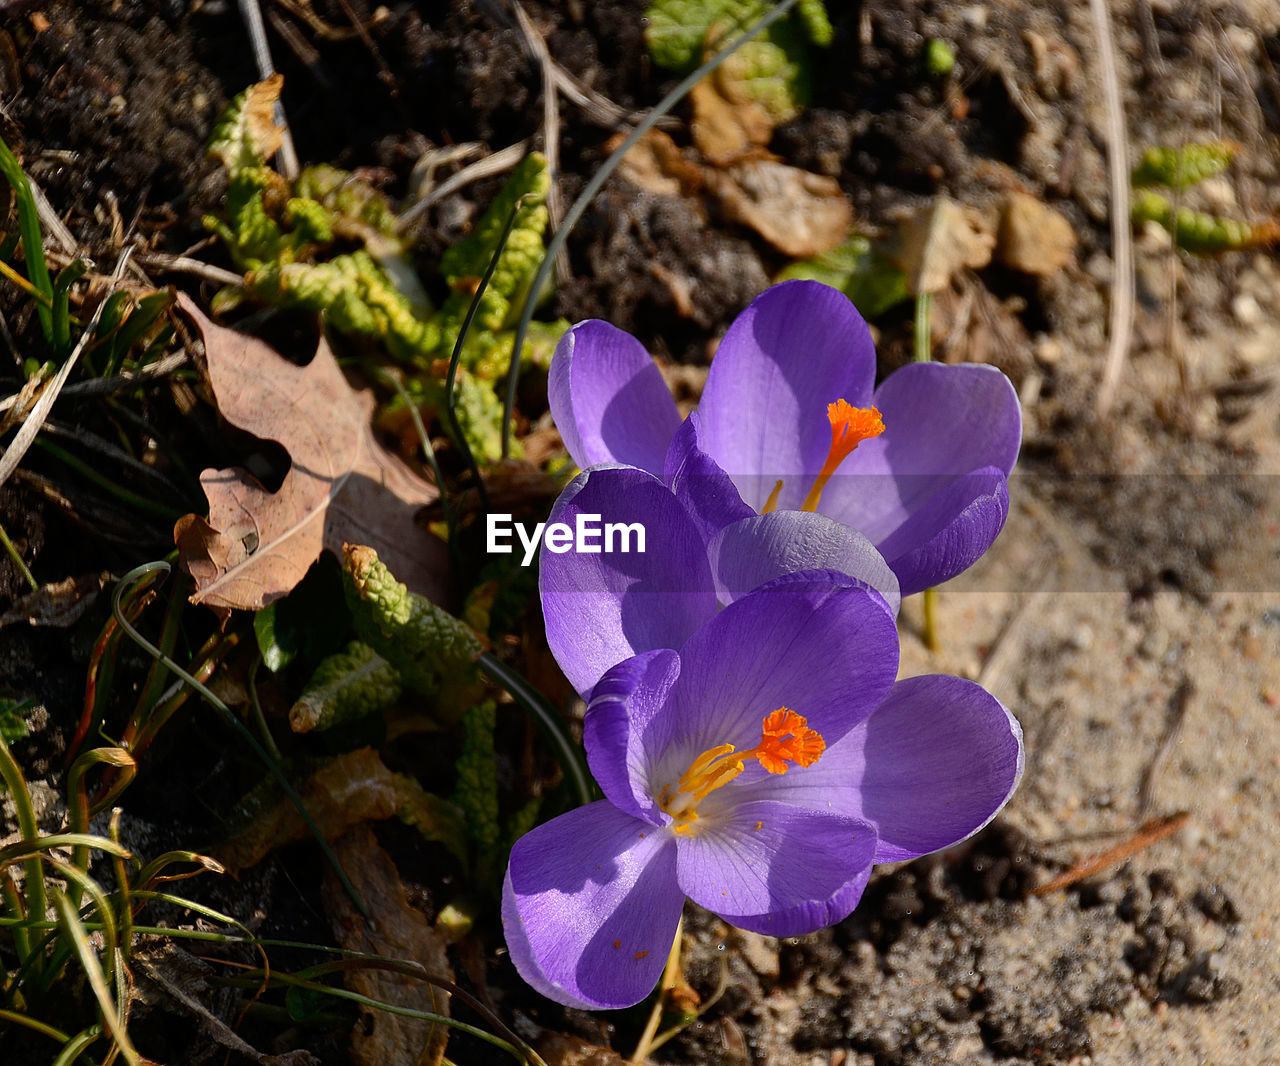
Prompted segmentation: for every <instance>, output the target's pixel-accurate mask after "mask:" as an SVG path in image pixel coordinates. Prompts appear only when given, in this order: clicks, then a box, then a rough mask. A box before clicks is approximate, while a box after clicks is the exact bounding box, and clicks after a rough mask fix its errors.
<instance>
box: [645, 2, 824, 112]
mask: <svg viewBox="0 0 1280 1066" xmlns="http://www.w3.org/2000/svg"><path fill="white" fill-rule="evenodd" d="M772 6H773V5H772V4H769V3H767V2H766V0H656V2H655V3H654V4H652V5H651V6H650V7H649V9H648V11H646V12H645V17H646V18H647V19H648V25H647V27H646V29H645V41H646V43H647V44H648V46H649V53H650V54H651V55H652V56H653V59H654V62H655V63H657V64H658V65H659V66H662V67H667V68H669V69H671V70H676V71H688V70H692V69H693V68H694V67H696V66H697V65H698V64H699V63H701V62H702V60H703V58H704V57H705V56H706V55H707V54H708V53H709V52H712V51H714V50H715V49H717V48H720V47H723V46H724V45H725V44H727V43H728V42H729V41H730V40H732V39H733V38H734V37H736V36H737V35H738V34H739V33H741V32H743V31H744V30H746V29H748V28H750V27H751V25H752V24H753V23H755V22H756V21H758V20H759V19H760V18H761V17H762V16H763V15H765V14H766V13H767V12H768V11H769V9H770V8H771V7H772ZM832 36H833V30H832V27H831V22H830V20H829V19H828V18H827V13H826V9H825V7H824V6H823V4H822V3H821V0H806V2H803V3H801V4H799V5H797V8H796V10H795V11H793V12H792V13H791V15H790V16H788V17H787V18H784V19H782V20H781V21H779V22H776V23H774V24H773V25H772V26H770V27H769V28H768V29H767V30H765V32H764V33H763V34H761V35H760V36H759V37H757V38H756V39H755V40H753V41H750V42H748V43H747V44H746V45H744V46H743V47H742V48H741V49H740V50H739V51H738V52H737V54H735V55H733V56H730V57H729V59H728V60H726V61H725V63H724V64H723V65H722V66H721V68H720V71H719V73H718V75H717V77H718V78H719V79H720V83H721V85H722V86H723V87H724V89H725V95H726V96H728V97H729V98H730V99H735V98H736V99H745V100H753V101H755V102H756V103H758V104H760V105H761V106H762V107H764V109H765V110H766V111H767V112H768V114H769V115H770V117H771V118H772V119H773V120H774V122H786V121H787V120H789V119H791V118H794V117H795V115H797V114H798V113H799V112H800V111H801V110H803V108H804V107H805V106H807V104H808V102H809V97H810V95H811V91H812V90H811V81H812V74H811V70H810V66H809V55H808V45H810V44H814V45H818V46H820V47H822V46H826V45H828V44H830V43H831V38H832Z"/></svg>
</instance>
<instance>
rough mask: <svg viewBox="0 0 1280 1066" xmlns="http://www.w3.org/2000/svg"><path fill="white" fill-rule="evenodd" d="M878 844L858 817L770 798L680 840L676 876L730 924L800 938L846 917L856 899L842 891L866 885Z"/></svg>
mask: <svg viewBox="0 0 1280 1066" xmlns="http://www.w3.org/2000/svg"><path fill="white" fill-rule="evenodd" d="M729 788H732V786H729ZM725 791H726V792H727V791H728V789H726V790H725ZM704 824H705V827H704ZM875 847H876V831H875V828H874V827H873V826H871V825H869V824H867V823H866V822H863V821H859V820H858V819H855V818H847V817H843V816H840V815H833V814H828V813H826V812H824V811H811V810H806V809H804V808H800V807H793V806H791V805H790V804H786V803H774V802H770V801H768V800H764V801H756V802H752V803H742V804H734V805H733V806H732V808H731V809H730V810H728V811H725V812H722V813H720V814H718V815H716V816H714V817H713V816H712V815H711V814H708V815H707V816H706V817H704V818H702V819H700V821H699V822H697V823H695V827H694V832H693V834H692V835H690V836H688V837H684V838H678V839H677V841H676V850H677V856H678V858H677V863H676V876H677V877H678V878H679V881H680V887H681V888H682V889H683V890H684V892H685V894H686V895H687V896H688V897H689V898H690V899H692V900H693V901H694V902H695V903H697V904H700V905H701V906H703V907H706V908H707V909H708V910H711V911H714V912H715V913H716V914H719V915H720V916H721V917H723V918H724V919H725V920H726V921H729V922H731V923H732V924H733V925H736V926H738V927H740V928H742V929H750V930H752V931H753V932H757V933H767V934H769V935H771V936H800V935H802V934H804V933H812V932H813V931H814V930H816V929H821V928H823V927H824V926H827V925H830V924H831V923H832V922H836V921H839V920H840V919H842V918H844V917H845V916H846V915H847V914H848V913H849V911H850V910H851V909H852V907H853V903H856V902H857V897H856V896H855V897H854V898H853V900H852V901H850V900H849V898H848V897H849V893H848V892H847V891H845V890H846V889H847V888H848V886H849V885H850V884H851V883H853V882H856V881H858V880H862V882H863V883H864V884H865V875H866V873H867V871H868V870H869V869H870V867H871V864H872V862H873V861H874V855H875Z"/></svg>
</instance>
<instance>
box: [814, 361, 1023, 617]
mask: <svg viewBox="0 0 1280 1066" xmlns="http://www.w3.org/2000/svg"><path fill="white" fill-rule="evenodd" d="M874 403H875V406H876V407H877V408H878V409H879V411H880V414H881V415H882V416H883V418H884V426H885V430H884V433H882V434H881V435H880V436H879V437H874V438H872V439H870V440H866V441H863V442H862V443H861V444H859V445H858V447H857V449H856V450H855V451H854V452H853V454H852V455H850V456H849V458H847V459H846V460H845V461H844V462H843V463H842V464H841V466H840V469H839V472H838V473H837V475H836V476H835V477H833V478H832V479H831V481H830V482H829V483H828V484H827V486H826V488H825V490H824V491H823V493H822V501H821V503H820V504H819V510H821V511H822V513H823V514H828V515H830V516H831V517H832V518H835V519H837V520H839V521H841V522H846V523H848V524H849V525H851V526H853V527H854V528H855V529H860V530H861V531H862V532H863V533H865V534H866V535H867V536H868V537H869V538H870V539H871V542H872V543H873V544H876V545H879V544H881V543H882V542H883V541H884V540H885V539H886V538H887V537H888V536H890V535H891V534H892V533H893V532H894V530H896V529H897V528H898V527H899V526H900V525H902V523H903V522H905V521H906V520H907V518H908V517H910V516H911V514H913V513H914V512H915V511H916V510H917V509H918V508H919V507H921V506H923V505H924V504H925V503H926V502H927V501H928V500H929V499H930V498H931V497H932V496H934V495H935V494H936V493H938V492H940V491H941V490H942V489H944V488H946V487H947V486H948V485H950V484H951V483H952V482H953V481H954V480H955V479H956V478H958V477H961V476H962V475H965V474H969V473H972V472H974V471H977V470H982V469H984V468H986V467H996V468H997V469H998V470H1000V471H1001V472H1002V473H1004V474H1006V475H1007V474H1008V473H1009V471H1010V470H1012V469H1013V464H1014V462H1015V461H1016V460H1017V458H1018V447H1019V444H1020V442H1021V439H1022V412H1021V409H1020V408H1019V406H1018V397H1017V394H1016V393H1015V392H1014V390H1013V385H1012V384H1010V382H1009V379H1008V378H1006V377H1005V376H1004V375H1003V374H1002V373H1001V372H1000V371H999V370H996V369H995V368H994V367H990V366H978V365H963V366H945V365H943V364H941V363H911V364H909V365H908V366H904V367H902V369H900V370H897V371H895V372H894V373H893V374H890V375H889V377H888V378H887V379H886V380H885V382H884V384H882V385H881V386H880V388H879V389H877V390H876V395H875V399H874ZM904 595H905V593H904Z"/></svg>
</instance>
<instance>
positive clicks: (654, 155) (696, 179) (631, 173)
mask: <svg viewBox="0 0 1280 1066" xmlns="http://www.w3.org/2000/svg"><path fill="white" fill-rule="evenodd" d="M625 139H626V134H623V133H619V134H618V135H617V136H615V137H612V138H610V139H609V141H608V142H606V144H605V150H606V151H609V152H612V151H613V150H614V149H615V148H617V147H618V145H620V144H621V143H622V142H623V141H624V140H625ZM618 173H619V174H620V175H621V176H622V177H624V178H625V179H626V180H627V181H629V182H631V184H632V185H634V186H636V187H637V188H639V189H643V190H644V191H645V192H651V193H654V194H656V195H658V196H680V195H688V194H690V193H692V192H694V191H695V190H697V189H698V188H700V187H701V186H702V168H701V167H700V166H699V165H698V164H697V163H695V162H693V161H692V160H689V159H686V158H685V156H684V153H683V152H681V151H680V148H679V146H678V145H677V144H676V142H675V141H673V140H672V139H671V137H670V136H669V135H668V134H666V133H663V132H662V130H650V131H649V132H648V133H646V134H645V135H644V136H643V137H641V138H640V140H639V141H637V142H636V144H635V146H634V147H633V148H632V149H631V150H630V151H629V152H627V154H626V155H624V156H623V157H622V162H621V164H619V166H618Z"/></svg>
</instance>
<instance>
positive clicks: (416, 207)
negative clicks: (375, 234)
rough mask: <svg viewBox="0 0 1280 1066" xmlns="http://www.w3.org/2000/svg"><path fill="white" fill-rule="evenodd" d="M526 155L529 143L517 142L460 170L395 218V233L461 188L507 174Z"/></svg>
mask: <svg viewBox="0 0 1280 1066" xmlns="http://www.w3.org/2000/svg"><path fill="white" fill-rule="evenodd" d="M528 153H529V142H528V141H517V142H516V143H515V144H512V145H508V146H507V147H506V148H503V149H500V150H499V151H497V152H494V153H492V154H491V155H487V156H485V157H484V158H483V159H477V160H476V161H475V162H474V163H472V164H471V165H470V166H466V167H463V168H462V169H461V170H460V171H458V173H456V174H454V175H453V176H452V177H451V178H448V179H447V180H445V181H442V182H441V183H440V184H439V185H437V186H435V187H434V188H433V189H432V190H431V191H430V192H428V193H427V194H426V195H425V196H423V197H422V198H421V199H420V200H418V202H417V203H415V204H413V205H412V206H410V207H407V208H405V209H404V210H403V211H401V212H400V214H398V215H397V216H396V229H398V230H402V229H404V228H405V227H406V226H407V225H409V224H410V223H411V222H413V221H415V220H416V219H417V218H418V216H419V215H421V214H423V213H424V212H425V211H426V210H427V208H429V207H430V206H431V205H432V204H434V203H438V202H439V201H441V200H443V199H444V198H445V197H446V196H452V195H453V194H454V193H455V192H457V191H458V190H459V189H462V188H465V187H466V186H468V185H470V184H471V183H472V182H473V181H479V180H480V179H481V178H489V177H492V176H493V175H495V174H502V173H504V172H505V171H508V170H510V169H511V168H512V167H513V166H515V165H516V164H517V163H519V162H520V160H522V159H523V158H524V157H525V156H526V155H527V154H528Z"/></svg>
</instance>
